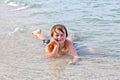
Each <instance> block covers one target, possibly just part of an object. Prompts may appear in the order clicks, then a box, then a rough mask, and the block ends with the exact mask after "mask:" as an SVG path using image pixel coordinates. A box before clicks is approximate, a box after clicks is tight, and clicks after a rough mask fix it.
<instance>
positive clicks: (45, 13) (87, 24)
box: [5, 0, 120, 55]
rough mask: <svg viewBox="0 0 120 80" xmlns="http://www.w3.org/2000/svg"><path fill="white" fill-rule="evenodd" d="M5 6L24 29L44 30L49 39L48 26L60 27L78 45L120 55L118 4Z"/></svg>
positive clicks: (26, 1) (102, 0) (18, 2)
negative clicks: (61, 26)
mask: <svg viewBox="0 0 120 80" xmlns="http://www.w3.org/2000/svg"><path fill="white" fill-rule="evenodd" d="M5 3H6V5H7V4H8V5H9V7H12V8H11V11H13V12H12V13H17V15H16V16H15V17H17V16H18V17H19V16H20V19H19V20H22V22H21V21H20V22H21V23H20V24H21V25H20V26H22V28H23V29H24V28H25V27H26V28H28V29H33V30H34V29H36V28H43V30H44V31H43V32H45V33H44V34H45V35H48V34H49V32H48V31H47V30H49V29H50V28H51V26H53V25H54V24H57V23H61V24H64V25H65V26H66V27H67V28H68V31H69V33H70V34H72V35H73V37H74V38H75V40H77V41H78V42H80V43H83V44H84V43H85V44H86V45H87V46H90V47H92V48H96V49H98V50H99V49H100V51H103V52H102V53H106V52H104V51H107V54H116V55H119V52H120V38H119V36H120V6H119V5H120V1H119V0H109V1H108V0H87V1H83V0H74V1H69V0H66V1H64V0H54V1H53V0H6V1H5ZM15 17H14V18H15ZM18 22H19V21H18ZM14 25H16V24H14ZM23 26H25V27H23ZM33 26H34V27H33ZM17 28H19V27H17Z"/></svg>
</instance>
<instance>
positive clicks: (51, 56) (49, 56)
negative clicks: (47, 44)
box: [46, 54, 56, 58]
mask: <svg viewBox="0 0 120 80" xmlns="http://www.w3.org/2000/svg"><path fill="white" fill-rule="evenodd" d="M46 56H47V57H48V58H56V56H55V55H51V54H46Z"/></svg>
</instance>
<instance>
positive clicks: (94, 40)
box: [0, 0, 120, 80]
mask: <svg viewBox="0 0 120 80" xmlns="http://www.w3.org/2000/svg"><path fill="white" fill-rule="evenodd" d="M57 23H61V24H64V25H65V26H66V27H67V29H68V32H69V35H71V36H72V37H73V39H74V42H76V43H77V44H76V46H75V47H76V49H77V51H78V53H79V55H80V57H81V58H82V59H83V61H82V62H81V63H79V64H80V66H75V68H73V67H68V66H67V67H65V66H66V63H64V62H65V61H67V60H66V59H65V61H64V57H63V58H62V59H58V62H57V61H56V60H52V61H53V63H52V62H50V61H49V60H48V59H46V58H45V56H44V55H42V54H44V51H43V50H44V46H43V44H42V42H41V41H40V40H38V39H37V38H36V37H35V36H33V35H31V32H32V31H33V30H36V29H42V33H43V34H45V35H46V36H49V35H50V34H49V33H50V32H49V30H50V29H51V27H52V26H53V25H54V24H57ZM0 32H1V33H0V42H1V43H0V48H1V50H0V53H2V54H0V55H1V57H0V61H1V62H0V64H1V65H2V66H0V67H1V68H0V72H2V73H1V74H2V75H3V76H2V77H1V76H0V78H1V79H3V80H6V79H7V80H8V79H9V80H11V79H12V80H16V79H18V78H20V79H21V80H26V79H29V78H30V79H31V80H32V78H35V79H36V80H37V79H38V80H39V76H40V75H39V74H43V75H48V77H47V78H46V76H41V79H42V80H49V79H48V78H49V77H51V78H53V79H54V80H55V79H56V80H75V79H74V78H78V79H83V80H93V79H97V80H118V79H119V76H120V75H119V72H117V71H118V69H120V67H119V66H120V64H119V61H120V0H74V1H70V0H2V1H0ZM11 55H12V56H11ZM6 58H7V59H8V60H6ZM41 60H42V61H41ZM61 61H62V62H63V63H64V64H63V63H61ZM102 62H103V63H102ZM10 63H11V64H10ZM47 63H48V64H47ZM53 64H55V65H53ZM57 65H59V66H60V67H58V66H57ZM61 65H62V66H61ZM9 66H10V67H9ZM56 66H57V67H56ZM8 67H9V68H8ZM53 67H56V68H55V69H53ZM46 68H47V70H48V71H49V73H47V70H45V69H46ZM48 68H50V69H48ZM93 68H95V69H96V71H94V70H95V69H93ZM111 69H112V71H111ZM15 70H17V71H15ZM29 70H30V71H29ZM43 70H45V71H44V73H43V72H42V71H43ZM53 70H54V71H55V72H54V71H53ZM11 71H14V72H13V74H11V73H10V72H11ZM69 71H71V73H68V72H69ZM79 71H80V72H81V73H80V72H79ZM97 71H98V72H97ZM16 72H17V73H16ZM21 72H22V73H21ZM92 72H93V73H92ZM105 72H107V73H106V75H104V73H105ZM6 73H8V74H6ZM78 73H79V75H78ZM97 73H98V74H97ZM4 74H6V75H4ZM27 74H28V75H27ZM51 74H53V75H52V76H51ZM71 74H77V75H73V76H71ZM55 75H56V76H55ZM63 75H65V76H64V77H63ZM30 76H31V77H30ZM108 77H109V78H108ZM51 80H52V79H51Z"/></svg>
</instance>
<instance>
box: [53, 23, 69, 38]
mask: <svg viewBox="0 0 120 80" xmlns="http://www.w3.org/2000/svg"><path fill="white" fill-rule="evenodd" d="M56 30H59V31H61V32H63V33H64V30H65V34H66V37H68V32H67V29H66V27H65V26H64V25H62V24H56V25H54V26H53V27H52V29H51V36H52V37H53V33H54V32H56Z"/></svg>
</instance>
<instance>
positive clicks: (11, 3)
mask: <svg viewBox="0 0 120 80" xmlns="http://www.w3.org/2000/svg"><path fill="white" fill-rule="evenodd" d="M8 5H9V6H12V7H19V5H18V4H16V3H15V2H9V3H8Z"/></svg>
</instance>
